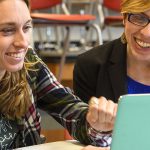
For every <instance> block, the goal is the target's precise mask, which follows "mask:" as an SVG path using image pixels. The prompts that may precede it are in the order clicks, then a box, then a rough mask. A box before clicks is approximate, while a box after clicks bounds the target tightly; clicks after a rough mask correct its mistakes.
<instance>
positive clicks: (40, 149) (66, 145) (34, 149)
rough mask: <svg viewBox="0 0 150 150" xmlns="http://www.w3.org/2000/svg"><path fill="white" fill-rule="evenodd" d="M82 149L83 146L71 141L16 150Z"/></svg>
mask: <svg viewBox="0 0 150 150" xmlns="http://www.w3.org/2000/svg"><path fill="white" fill-rule="evenodd" d="M83 147H84V146H83V145H81V144H80V143H78V142H77V141H75V140H71V141H59V142H52V143H46V144H40V145H35V146H29V147H24V148H18V149H16V150H81V149H82V148H83Z"/></svg>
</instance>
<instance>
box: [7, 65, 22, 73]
mask: <svg viewBox="0 0 150 150" xmlns="http://www.w3.org/2000/svg"><path fill="white" fill-rule="evenodd" d="M22 68H23V65H20V66H14V67H10V68H8V69H7V71H9V72H17V71H19V70H21V69H22Z"/></svg>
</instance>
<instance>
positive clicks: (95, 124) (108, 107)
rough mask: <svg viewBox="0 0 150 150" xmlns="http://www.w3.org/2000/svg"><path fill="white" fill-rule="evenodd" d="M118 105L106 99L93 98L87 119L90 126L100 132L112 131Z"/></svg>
mask: <svg viewBox="0 0 150 150" xmlns="http://www.w3.org/2000/svg"><path fill="white" fill-rule="evenodd" d="M117 107H118V104H116V103H114V102H113V101H111V100H107V99H106V98H105V97H100V98H96V97H92V98H91V99H90V102H89V111H88V113H87V116H86V119H87V121H88V123H89V124H90V126H91V127H92V128H94V129H96V130H98V131H112V130H113V127H114V121H115V118H116V112H117Z"/></svg>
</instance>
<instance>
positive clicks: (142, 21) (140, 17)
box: [128, 13, 150, 27]
mask: <svg viewBox="0 0 150 150" xmlns="http://www.w3.org/2000/svg"><path fill="white" fill-rule="evenodd" d="M128 21H129V22H131V23H133V24H135V25H138V26H141V27H145V26H147V25H148V24H149V23H150V19H149V18H148V16H146V15H144V14H132V13H129V14H128Z"/></svg>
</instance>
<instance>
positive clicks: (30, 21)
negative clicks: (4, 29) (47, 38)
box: [0, 19, 32, 26]
mask: <svg viewBox="0 0 150 150" xmlns="http://www.w3.org/2000/svg"><path fill="white" fill-rule="evenodd" d="M27 23H32V19H29V20H28V21H27V22H25V24H27ZM15 24H16V23H15V22H5V23H0V26H3V25H9V26H13V25H15Z"/></svg>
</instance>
